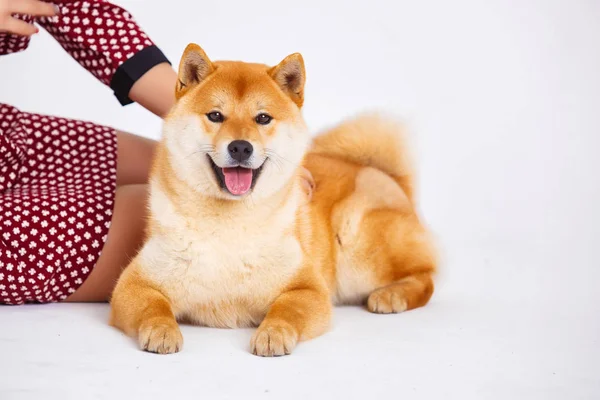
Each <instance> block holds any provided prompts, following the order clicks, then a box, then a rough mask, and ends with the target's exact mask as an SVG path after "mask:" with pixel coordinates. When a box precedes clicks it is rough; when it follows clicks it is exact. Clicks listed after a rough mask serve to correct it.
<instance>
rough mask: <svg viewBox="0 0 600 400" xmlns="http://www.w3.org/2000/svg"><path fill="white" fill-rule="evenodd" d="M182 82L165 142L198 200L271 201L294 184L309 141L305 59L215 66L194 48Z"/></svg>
mask: <svg viewBox="0 0 600 400" xmlns="http://www.w3.org/2000/svg"><path fill="white" fill-rule="evenodd" d="M178 78H179V80H178V82H177V87H176V98H177V104H176V105H175V106H174V108H173V110H171V113H170V115H169V116H168V117H167V118H166V120H165V128H164V138H165V141H166V145H167V148H168V150H169V155H170V163H171V165H172V166H173V169H174V171H175V173H176V174H177V175H178V177H179V178H180V179H182V180H183V181H185V182H186V183H187V184H188V185H189V186H190V187H192V188H193V189H194V190H197V191H198V192H199V194H201V195H205V196H211V197H217V198H221V199H230V200H235V199H242V198H244V197H246V196H248V195H249V194H250V193H252V198H253V199H257V198H264V197H268V196H270V195H272V194H274V193H275V192H277V191H278V190H280V189H281V188H283V187H284V186H285V185H286V183H287V182H289V181H290V179H291V178H292V176H293V174H294V173H295V172H296V171H297V169H298V166H299V165H300V163H301V161H302V158H303V157H304V154H305V152H306V149H307V146H308V144H309V141H310V135H309V133H308V131H307V129H306V125H305V123H304V120H303V118H302V115H301V107H302V104H303V101H304V82H305V71H304V62H303V59H302V56H301V55H300V54H292V55H290V56H288V57H287V58H285V59H284V60H283V61H282V62H281V63H279V64H278V65H277V66H274V67H269V66H266V65H262V64H250V63H243V62H233V61H221V62H211V61H210V60H209V58H208V57H207V56H206V54H205V53H204V51H203V50H202V49H201V48H200V47H199V46H198V45H196V44H190V45H188V46H187V48H186V49H185V52H184V54H183V57H182V59H181V62H180V64H179V77H178Z"/></svg>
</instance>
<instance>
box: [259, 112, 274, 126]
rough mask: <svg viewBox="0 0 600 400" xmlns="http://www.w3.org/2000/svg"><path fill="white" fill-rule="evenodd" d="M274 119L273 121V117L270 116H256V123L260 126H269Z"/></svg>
mask: <svg viewBox="0 0 600 400" xmlns="http://www.w3.org/2000/svg"><path fill="white" fill-rule="evenodd" d="M272 119H273V117H271V116H270V115H267V114H259V115H257V116H256V118H255V121H256V123H257V124H260V125H268V124H269V122H271V120H272Z"/></svg>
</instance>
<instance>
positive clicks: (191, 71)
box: [175, 43, 215, 100]
mask: <svg viewBox="0 0 600 400" xmlns="http://www.w3.org/2000/svg"><path fill="white" fill-rule="evenodd" d="M214 70H215V68H214V66H213V64H212V63H211V62H210V59H209V58H208V57H207V56H206V53H205V52H204V50H202V48H201V47H200V46H198V45H197V44H195V43H190V44H188V45H187V47H186V48H185V50H184V52H183V56H182V57H181V61H180V62H179V76H178V79H177V85H176V88H175V98H177V100H179V99H180V98H181V97H182V96H183V95H184V94H186V92H187V91H188V90H190V89H191V88H193V87H194V86H196V85H197V84H199V83H200V82H202V81H203V80H204V79H206V77H207V76H208V75H210V74H211V73H212V72H213V71H214Z"/></svg>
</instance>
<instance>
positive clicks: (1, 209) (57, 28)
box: [0, 0, 153, 304]
mask: <svg viewBox="0 0 600 400" xmlns="http://www.w3.org/2000/svg"><path fill="white" fill-rule="evenodd" d="M52 3H54V4H58V5H59V7H60V12H61V15H60V16H56V17H51V18H32V17H30V16H17V17H18V18H20V19H22V20H24V21H27V22H30V23H36V24H38V25H40V26H42V27H43V28H44V29H46V30H47V31H48V32H49V33H50V34H51V35H52V36H53V37H54V38H55V39H56V40H57V41H58V43H60V45H61V46H62V47H63V48H64V49H65V50H66V51H67V53H68V54H70V55H71V56H72V57H73V58H74V59H75V60H77V62H78V63H79V64H80V65H81V66H83V67H84V68H85V69H87V70H88V71H89V72H90V73H92V74H93V75H94V76H95V77H96V78H97V79H98V80H99V81H100V82H102V83H104V84H105V85H110V83H111V80H112V78H113V76H114V75H115V71H116V70H117V68H118V67H119V66H121V64H123V62H125V61H127V60H128V59H130V58H131V57H133V56H134V55H135V54H137V53H138V52H139V51H140V50H142V49H144V48H147V47H149V46H152V45H153V43H152V42H151V40H150V39H149V38H148V37H147V36H146V34H145V33H144V32H143V31H142V30H141V29H140V27H139V26H138V25H137V24H136V23H135V22H134V21H133V19H132V17H131V16H130V15H129V13H128V12H127V11H125V10H124V9H122V8H120V7H118V6H116V5H114V4H111V3H109V2H107V1H104V0H96V1H60V0H59V1H56V0H55V1H52ZM28 44H29V39H28V38H24V37H19V36H14V35H9V34H6V33H0V55H4V54H9V53H15V52H18V51H22V50H24V49H26V48H27V47H28ZM116 162H117V138H116V132H115V130H114V129H112V128H108V127H104V126H99V125H96V124H92V123H89V122H83V121H75V120H69V119H65V118H58V117H50V116H44V115H37V114H30V113H26V112H22V111H20V110H18V109H17V108H15V107H12V106H9V105H6V104H1V103H0V303H4V304H23V303H27V302H39V303H48V302H55V301H60V300H64V299H66V298H67V297H68V296H69V295H70V294H72V293H74V292H75V291H76V290H77V288H79V286H80V285H81V284H82V283H83V282H84V281H85V279H86V278H87V277H88V275H89V274H90V272H91V270H92V269H93V268H94V266H95V265H96V262H97V260H98V258H99V256H100V253H101V250H102V247H103V245H104V243H105V241H106V238H107V235H108V230H109V227H110V221H111V216H112V210H113V205H114V204H113V202H114V195H115V189H116Z"/></svg>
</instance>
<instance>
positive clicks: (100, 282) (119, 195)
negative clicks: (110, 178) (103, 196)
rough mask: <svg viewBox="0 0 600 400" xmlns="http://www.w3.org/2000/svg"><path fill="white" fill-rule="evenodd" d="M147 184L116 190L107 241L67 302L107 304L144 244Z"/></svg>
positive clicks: (122, 187)
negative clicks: (119, 280) (118, 280)
mask: <svg viewBox="0 0 600 400" xmlns="http://www.w3.org/2000/svg"><path fill="white" fill-rule="evenodd" d="M147 197H148V185H144V184H142V185H125V186H121V187H118V188H117V192H116V194H115V207H114V211H113V216H112V222H111V226H110V230H109V232H108V238H107V240H106V243H105V244H104V248H103V249H102V254H101V255H100V258H99V259H98V262H97V263H96V265H95V266H94V269H93V270H92V272H91V273H90V275H89V276H88V278H87V279H86V280H85V282H83V284H82V285H81V286H80V287H79V288H78V289H77V291H76V292H75V293H73V294H72V295H71V296H69V298H68V299H67V300H66V301H68V302H104V301H107V300H108V299H109V297H110V295H111V293H112V291H113V288H114V286H115V284H116V283H117V279H118V278H119V276H120V275H121V272H122V271H123V269H124V268H125V267H127V265H128V264H129V261H130V260H131V259H132V258H133V257H134V256H135V254H136V253H137V251H138V250H139V248H140V246H141V245H142V242H143V234H144V228H145V225H146V221H145V218H146V215H147V212H146V204H147Z"/></svg>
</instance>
